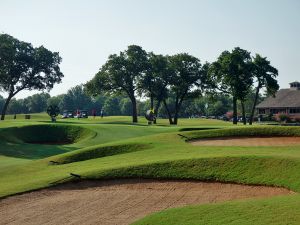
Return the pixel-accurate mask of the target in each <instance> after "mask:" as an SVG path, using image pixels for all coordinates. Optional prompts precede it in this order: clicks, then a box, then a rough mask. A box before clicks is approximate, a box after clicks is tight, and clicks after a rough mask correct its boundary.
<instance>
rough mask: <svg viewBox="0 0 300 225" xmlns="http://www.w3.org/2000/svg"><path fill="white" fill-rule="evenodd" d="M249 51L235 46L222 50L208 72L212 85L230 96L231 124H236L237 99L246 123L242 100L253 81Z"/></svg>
mask: <svg viewBox="0 0 300 225" xmlns="http://www.w3.org/2000/svg"><path fill="white" fill-rule="evenodd" d="M251 69H252V63H251V56H250V52H248V51H246V50H243V49H241V48H239V47H236V48H235V49H233V50H232V52H229V51H224V52H222V53H221V55H220V56H219V57H218V59H217V61H216V62H214V63H212V65H211V67H210V69H209V74H210V81H211V84H212V87H214V88H216V89H218V90H220V91H222V92H223V93H225V94H230V95H231V96H232V103H233V124H237V101H238V100H240V101H241V103H242V109H243V110H242V111H243V121H244V124H245V123H246V117H245V110H244V107H243V106H244V101H245V98H246V96H247V93H248V91H249V89H250V87H251V85H252V83H253V79H252V76H251Z"/></svg>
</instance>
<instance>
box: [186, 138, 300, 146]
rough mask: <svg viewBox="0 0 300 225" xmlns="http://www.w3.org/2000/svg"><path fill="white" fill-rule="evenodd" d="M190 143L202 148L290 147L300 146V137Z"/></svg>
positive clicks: (205, 139)
mask: <svg viewBox="0 0 300 225" xmlns="http://www.w3.org/2000/svg"><path fill="white" fill-rule="evenodd" d="M190 143H191V144H192V145H201V146H289V145H300V137H218V138H203V139H199V140H197V141H191V142H190Z"/></svg>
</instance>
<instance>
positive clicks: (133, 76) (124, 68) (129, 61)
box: [85, 45, 148, 122]
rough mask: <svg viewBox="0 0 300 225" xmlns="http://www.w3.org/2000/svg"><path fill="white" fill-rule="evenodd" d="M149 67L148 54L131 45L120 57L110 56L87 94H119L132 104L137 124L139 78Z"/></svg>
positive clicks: (91, 82)
mask: <svg viewBox="0 0 300 225" xmlns="http://www.w3.org/2000/svg"><path fill="white" fill-rule="evenodd" d="M147 67H148V62H147V53H146V51H144V50H143V49H142V48H141V47H140V46H137V45H130V46H128V49H127V50H126V51H124V52H121V53H120V54H119V55H116V54H114V55H110V56H109V57H108V61H107V62H106V63H105V64H104V65H103V66H102V67H101V69H100V71H99V72H98V73H97V74H96V75H95V77H94V78H93V79H92V80H91V81H89V82H88V83H87V84H86V85H85V88H86V91H87V93H89V94H91V95H99V94H103V93H109V94H111V93H119V94H123V95H126V96H128V98H129V99H130V100H131V103H132V122H137V103H136V91H137V89H138V86H137V83H138V79H139V77H141V76H142V74H143V73H145V72H146V70H147Z"/></svg>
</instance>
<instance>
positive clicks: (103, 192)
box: [0, 179, 293, 225]
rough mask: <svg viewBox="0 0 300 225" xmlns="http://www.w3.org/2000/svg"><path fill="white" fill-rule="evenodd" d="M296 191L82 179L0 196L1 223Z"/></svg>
mask: <svg viewBox="0 0 300 225" xmlns="http://www.w3.org/2000/svg"><path fill="white" fill-rule="evenodd" d="M292 193H293V192H291V191H289V190H287V189H284V188H274V187H263V186H246V185H237V184H222V183H204V182H196V181H157V180H143V179H128V180H112V181H83V182H79V183H69V184H64V185H60V186H57V187H53V188H49V189H44V190H40V191H35V192H31V193H26V194H22V195H18V196H13V197H9V198H6V199H2V200H0V218H1V220H0V224H18V225H19V224H22V225H29V224H30V225H40V224H43V225H52V224H53V225H54V224H72V225H76V224H78V225H82V224H101V225H116V224H117V225H122V224H130V223H132V222H133V221H135V220H137V219H140V218H142V217H144V216H146V215H148V214H150V213H153V212H155V211H160V210H163V209H167V208H173V207H179V206H185V205H194V204H204V203H212V202H221V201H226V200H232V199H244V198H255V197H269V196H274V195H284V194H292Z"/></svg>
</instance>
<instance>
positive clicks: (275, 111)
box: [270, 109, 286, 114]
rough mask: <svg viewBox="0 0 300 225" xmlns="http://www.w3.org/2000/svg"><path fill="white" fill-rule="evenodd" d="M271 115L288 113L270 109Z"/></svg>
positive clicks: (282, 110)
mask: <svg viewBox="0 0 300 225" xmlns="http://www.w3.org/2000/svg"><path fill="white" fill-rule="evenodd" d="M270 113H271V114H278V113H286V109H270Z"/></svg>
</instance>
